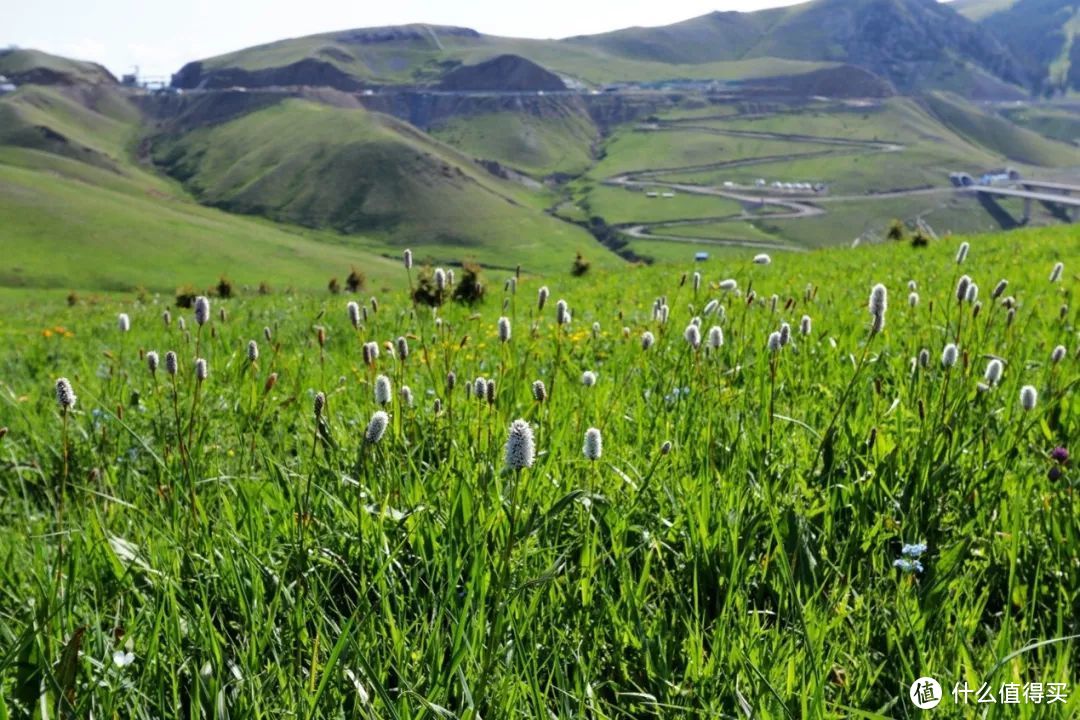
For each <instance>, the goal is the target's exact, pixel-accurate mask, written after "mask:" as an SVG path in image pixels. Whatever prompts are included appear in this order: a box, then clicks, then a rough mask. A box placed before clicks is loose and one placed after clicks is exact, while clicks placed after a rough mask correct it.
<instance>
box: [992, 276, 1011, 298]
mask: <svg viewBox="0 0 1080 720" xmlns="http://www.w3.org/2000/svg"><path fill="white" fill-rule="evenodd" d="M1007 287H1009V281H1008V280H1005V279H1004V278H1002V279H1001V280H998V284H997V285H995V286H994V290H993V291H992V292H991V293H990V297H991V298H992V299H994V300H997V299H998V298H999V297H1001V294H1002V293H1004V292H1005V288H1007Z"/></svg>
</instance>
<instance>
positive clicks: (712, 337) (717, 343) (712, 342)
mask: <svg viewBox="0 0 1080 720" xmlns="http://www.w3.org/2000/svg"><path fill="white" fill-rule="evenodd" d="M723 344H724V331H723V330H722V329H721V328H720V326H719V325H713V326H712V327H711V328H709V347H710V348H712V349H713V350H719V349H720V347H721V346H722V345H723Z"/></svg>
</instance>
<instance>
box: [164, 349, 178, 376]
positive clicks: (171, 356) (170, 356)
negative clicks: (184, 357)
mask: <svg viewBox="0 0 1080 720" xmlns="http://www.w3.org/2000/svg"><path fill="white" fill-rule="evenodd" d="M178 368H179V364H178V362H177V359H176V353H174V352H173V351H172V350H170V351H169V352H167V353H165V372H167V373H169V374H170V375H175V374H176V371H177V369H178Z"/></svg>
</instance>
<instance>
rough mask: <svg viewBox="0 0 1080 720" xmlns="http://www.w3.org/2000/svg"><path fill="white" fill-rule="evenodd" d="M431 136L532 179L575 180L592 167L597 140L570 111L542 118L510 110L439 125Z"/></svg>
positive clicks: (583, 117)
mask: <svg viewBox="0 0 1080 720" xmlns="http://www.w3.org/2000/svg"><path fill="white" fill-rule="evenodd" d="M431 134H432V135H433V136H434V137H435V138H437V139H439V140H441V141H442V142H445V143H447V144H448V145H452V146H453V147H455V148H457V149H458V150H460V151H462V152H463V153H465V154H467V155H470V156H472V157H476V158H482V159H485V160H495V161H497V162H499V163H501V164H503V165H508V166H510V167H512V168H514V169H516V170H520V171H523V172H525V173H528V174H530V175H533V176H536V177H544V176H546V175H550V174H553V173H563V174H566V175H580V174H581V173H583V172H585V170H587V169H588V168H589V166H590V165H591V164H592V163H593V154H592V148H593V145H594V144H595V143H597V142H598V141H599V139H600V134H599V131H598V130H597V128H596V125H595V124H593V122H592V120H591V119H590V118H589V117H588V115H586V114H584V113H573V112H570V111H568V112H565V113H561V114H559V115H556V116H543V117H541V116H537V115H533V114H529V113H519V112H512V111H508V112H497V113H487V114H481V115H471V116H459V117H453V118H450V119H448V120H446V121H443V122H440V123H438V124H437V125H436V126H435V127H434V128H433V129H432V131H431Z"/></svg>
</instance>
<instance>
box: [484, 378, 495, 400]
mask: <svg viewBox="0 0 1080 720" xmlns="http://www.w3.org/2000/svg"><path fill="white" fill-rule="evenodd" d="M484 390H485V391H486V392H485V393H484V395H485V396H486V397H487V401H488V405H494V404H495V381H494V380H488V381H487V385H486V387H485V388H484Z"/></svg>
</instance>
